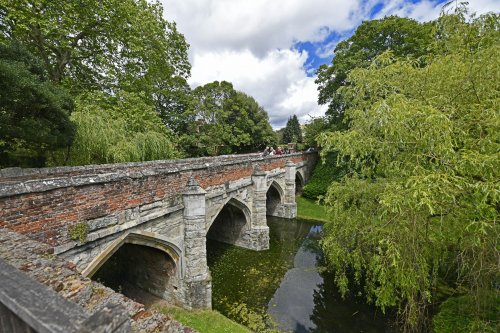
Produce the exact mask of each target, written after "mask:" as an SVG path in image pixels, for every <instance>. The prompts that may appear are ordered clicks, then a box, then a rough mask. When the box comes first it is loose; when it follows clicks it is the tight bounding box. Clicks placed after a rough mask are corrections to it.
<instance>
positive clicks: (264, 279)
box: [207, 216, 391, 333]
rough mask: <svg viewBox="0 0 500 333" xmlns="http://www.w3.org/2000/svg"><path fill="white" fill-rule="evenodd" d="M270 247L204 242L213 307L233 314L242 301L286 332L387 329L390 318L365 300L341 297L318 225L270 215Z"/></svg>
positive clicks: (378, 332) (372, 331) (378, 331)
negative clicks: (256, 248) (259, 248)
mask: <svg viewBox="0 0 500 333" xmlns="http://www.w3.org/2000/svg"><path fill="white" fill-rule="evenodd" d="M268 225H269V228H270V236H271V239H270V249H269V250H268V251H261V252H256V251H251V250H246V249H242V248H238V247H235V246H231V245H227V244H223V243H219V242H216V241H211V240H208V241H207V252H208V264H209V267H210V272H211V274H212V287H213V307H214V308H215V309H216V310H218V311H220V312H222V313H224V314H225V315H227V316H229V317H231V315H230V314H229V313H228V312H229V311H230V309H231V308H234V307H235V306H237V305H241V304H245V305H246V307H247V308H248V309H249V310H251V311H254V312H257V313H267V314H269V315H270V316H271V317H272V319H273V320H274V321H276V322H277V323H278V325H279V328H280V329H281V330H283V331H285V332H290V331H291V332H336V333H344V332H347V333H349V332H367V333H382V332H390V331H391V330H390V327H389V324H388V323H389V320H388V319H387V318H384V317H383V316H382V314H381V313H377V312H376V311H375V309H373V308H372V307H369V306H367V305H366V304H364V303H363V300H362V298H360V297H354V296H350V297H347V298H346V299H344V300H343V299H342V298H341V297H340V296H339V294H338V292H337V289H336V288H335V285H334V283H333V277H332V275H331V273H329V272H327V271H326V270H325V269H324V268H323V266H322V264H321V263H322V262H323V257H322V252H321V250H320V248H319V244H318V241H319V239H320V237H321V226H320V225H317V224H314V223H312V222H309V221H305V220H293V221H291V220H286V219H280V218H274V217H269V216H268Z"/></svg>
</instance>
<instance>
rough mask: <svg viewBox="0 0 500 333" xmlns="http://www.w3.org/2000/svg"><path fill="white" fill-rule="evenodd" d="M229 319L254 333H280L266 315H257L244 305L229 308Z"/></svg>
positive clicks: (236, 304) (233, 305)
mask: <svg viewBox="0 0 500 333" xmlns="http://www.w3.org/2000/svg"><path fill="white" fill-rule="evenodd" d="M229 315H230V317H233V318H236V319H235V320H236V321H238V322H240V323H242V324H243V325H245V326H246V327H248V328H249V329H250V330H252V332H256V333H280V330H278V329H277V328H276V327H277V325H276V324H275V323H274V322H273V320H272V319H271V317H270V316H269V315H268V314H262V313H258V312H256V311H253V310H251V309H249V308H248V307H247V306H246V305H245V304H244V303H239V304H238V303H235V304H232V305H230V306H229Z"/></svg>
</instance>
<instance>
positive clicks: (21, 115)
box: [0, 43, 74, 167]
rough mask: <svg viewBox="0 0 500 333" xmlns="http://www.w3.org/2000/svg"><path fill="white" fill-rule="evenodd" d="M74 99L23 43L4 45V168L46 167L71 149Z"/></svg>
mask: <svg viewBox="0 0 500 333" xmlns="http://www.w3.org/2000/svg"><path fill="white" fill-rule="evenodd" d="M72 109H73V100H72V99H71V97H70V96H69V94H68V93H67V91H66V90H64V89H62V88H60V87H56V86H55V85H54V84H53V83H52V82H50V81H49V80H48V77H47V73H46V72H45V70H44V68H43V66H41V64H40V61H39V59H37V58H35V57H33V56H32V55H31V54H30V53H29V52H27V51H26V50H25V49H24V48H22V47H21V46H19V44H3V43H0V167H7V166H23V167H43V166H45V162H46V159H47V155H48V154H49V153H50V152H52V151H55V150H57V149H61V148H64V147H68V146H69V145H70V144H71V141H72V139H73V135H74V126H73V124H72V123H71V122H70V120H69V115H70V112H71V111H72Z"/></svg>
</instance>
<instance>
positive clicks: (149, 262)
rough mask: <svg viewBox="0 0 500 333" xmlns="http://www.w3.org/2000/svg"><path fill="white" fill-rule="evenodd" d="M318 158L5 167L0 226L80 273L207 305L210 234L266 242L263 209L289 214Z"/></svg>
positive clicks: (258, 245) (252, 244) (131, 291)
mask: <svg viewBox="0 0 500 333" xmlns="http://www.w3.org/2000/svg"><path fill="white" fill-rule="evenodd" d="M316 159H317V155H316V154H315V153H297V154H291V155H286V156H276V157H260V156H258V155H232V156H219V157H211V158H197V159H185V160H177V161H154V162H144V163H125V164H112V165H100V166H85V167H70V168H66V167H65V168H47V169H3V170H0V228H7V229H10V230H12V231H14V232H17V233H22V234H25V235H27V236H28V237H30V238H32V239H35V240H37V241H41V242H43V243H46V244H48V245H50V246H51V247H52V248H53V251H54V253H55V254H56V255H58V256H61V257H63V258H64V259H66V260H70V261H72V262H73V263H74V264H75V265H76V267H77V269H78V270H79V271H80V272H81V274H82V275H83V276H86V277H89V278H91V279H94V280H96V281H100V282H101V283H103V284H105V285H107V286H108V287H110V288H112V289H115V290H116V291H119V292H122V293H123V294H125V295H126V296H129V297H130V298H133V299H135V297H136V295H138V294H140V293H138V292H137V291H138V290H139V291H141V292H147V293H150V294H153V295H156V296H159V297H161V298H164V299H166V300H167V301H168V302H170V303H172V304H175V305H180V306H184V307H187V308H211V305H212V284H211V277H210V271H209V267H208V265H207V255H206V254H207V249H206V241H207V239H214V240H217V241H220V242H225V243H229V244H233V245H235V246H240V247H244V248H248V249H252V250H256V251H261V250H266V249H268V248H269V228H268V226H267V216H278V217H283V218H288V219H292V218H295V217H296V215H297V206H296V203H295V194H296V191H297V190H298V189H301V188H302V186H303V185H304V183H305V181H307V179H308V177H309V175H310V173H311V170H312V168H313V167H314V163H315V162H316ZM0 246H1V245H0ZM136 300H138V301H141V300H140V299H136Z"/></svg>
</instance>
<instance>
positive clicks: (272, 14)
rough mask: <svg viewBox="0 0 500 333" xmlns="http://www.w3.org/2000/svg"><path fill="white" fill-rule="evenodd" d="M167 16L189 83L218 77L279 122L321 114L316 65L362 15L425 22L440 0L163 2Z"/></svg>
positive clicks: (493, 4) (497, 1) (497, 2)
mask: <svg viewBox="0 0 500 333" xmlns="http://www.w3.org/2000/svg"><path fill="white" fill-rule="evenodd" d="M162 1H163V5H164V12H165V17H166V18H167V19H168V20H170V21H175V22H176V23H177V26H178V29H179V31H180V32H181V33H183V34H184V35H185V37H186V40H187V42H188V43H189V44H190V50H189V58H190V61H191V64H192V66H193V67H192V71H191V78H190V80H189V83H190V85H191V86H192V87H196V86H198V85H203V84H205V83H209V82H212V81H215V80H218V81H221V80H226V81H230V82H232V83H233V85H234V87H235V88H236V89H237V90H240V91H243V92H245V93H247V94H249V95H251V96H253V97H254V98H255V99H256V100H257V102H259V104H260V105H262V106H263V107H264V109H266V111H267V112H268V114H269V118H270V121H271V124H272V125H273V127H274V128H281V127H283V126H284V125H285V123H286V120H287V119H288V118H289V117H290V116H291V115H293V114H295V115H297V116H298V118H299V121H300V122H301V123H304V122H307V121H308V120H309V119H310V118H311V117H314V116H321V115H323V114H324V112H325V110H326V107H325V106H321V105H318V104H317V102H316V101H317V87H316V84H315V83H314V79H315V71H316V69H317V68H318V67H319V66H320V65H321V64H329V63H330V62H331V59H332V57H333V50H334V48H335V46H336V45H337V43H338V42H339V41H341V40H344V39H346V38H348V37H349V36H351V35H352V33H353V32H354V31H355V29H356V27H357V26H358V25H359V24H360V23H361V22H362V21H364V20H369V19H378V18H383V17H384V16H388V15H398V16H402V17H410V18H413V19H415V20H418V21H429V20H432V19H435V18H437V17H438V16H439V13H440V11H441V9H442V7H443V5H444V4H445V3H446V2H447V1H444V0H252V1H249V0H162ZM469 7H470V9H471V10H472V11H474V12H477V13H478V14H482V13H485V12H488V11H493V12H500V0H469Z"/></svg>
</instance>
